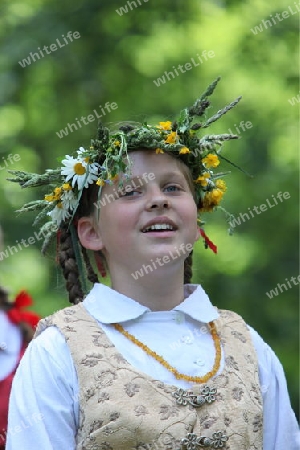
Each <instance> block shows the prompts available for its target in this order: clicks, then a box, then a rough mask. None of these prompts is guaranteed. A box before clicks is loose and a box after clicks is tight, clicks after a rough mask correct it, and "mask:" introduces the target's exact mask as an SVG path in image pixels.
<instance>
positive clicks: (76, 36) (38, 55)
mask: <svg viewBox="0 0 300 450" xmlns="http://www.w3.org/2000/svg"><path fill="white" fill-rule="evenodd" d="M62 38H63V41H64V42H65V43H63V42H61V41H60V40H59V39H56V41H55V42H56V43H57V44H51V45H50V46H47V45H44V47H43V50H44V52H45V53H46V55H50V54H51V53H52V52H56V50H58V49H59V48H63V47H65V46H66V45H69V44H70V42H73V39H79V38H80V34H79V33H78V31H74V32H72V31H68V33H67V37H65V35H64V34H63V35H62ZM49 48H50V50H49ZM43 50H41V48H40V47H38V51H39V53H32V52H30V53H29V56H28V57H27V58H24V59H23V60H22V61H19V64H20V66H21V67H23V69H24V67H26V66H30V64H31V63H32V62H35V61H36V58H37V59H38V60H39V59H41V57H42V58H44V57H45V56H46V55H45V54H44V52H43Z"/></svg>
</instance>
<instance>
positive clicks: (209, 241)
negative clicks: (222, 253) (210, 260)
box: [199, 228, 217, 253]
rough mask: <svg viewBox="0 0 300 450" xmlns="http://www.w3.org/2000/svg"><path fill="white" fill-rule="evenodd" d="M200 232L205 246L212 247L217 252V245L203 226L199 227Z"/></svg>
mask: <svg viewBox="0 0 300 450" xmlns="http://www.w3.org/2000/svg"><path fill="white" fill-rule="evenodd" d="M199 231H200V234H201V236H202V237H203V239H204V245H205V248H210V249H211V250H212V251H213V252H214V253H217V246H216V245H215V244H214V243H213V242H212V241H211V240H210V239H209V237H208V236H207V235H206V234H205V232H204V230H203V228H199Z"/></svg>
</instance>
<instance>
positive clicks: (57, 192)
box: [45, 188, 62, 202]
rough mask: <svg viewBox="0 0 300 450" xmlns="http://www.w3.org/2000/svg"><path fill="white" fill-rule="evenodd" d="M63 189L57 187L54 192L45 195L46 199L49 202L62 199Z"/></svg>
mask: <svg viewBox="0 0 300 450" xmlns="http://www.w3.org/2000/svg"><path fill="white" fill-rule="evenodd" d="M61 190H62V189H61V188H55V189H54V191H53V192H52V194H49V195H45V200H46V201H47V202H54V201H56V200H60V197H61V194H62V192H61Z"/></svg>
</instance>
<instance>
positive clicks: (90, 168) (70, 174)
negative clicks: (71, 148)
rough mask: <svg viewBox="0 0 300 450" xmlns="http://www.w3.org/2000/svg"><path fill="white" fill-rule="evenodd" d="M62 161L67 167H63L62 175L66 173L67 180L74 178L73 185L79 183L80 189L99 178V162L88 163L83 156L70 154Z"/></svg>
mask: <svg viewBox="0 0 300 450" xmlns="http://www.w3.org/2000/svg"><path fill="white" fill-rule="evenodd" d="M62 163H63V165H64V166H65V167H62V169H61V172H60V173H61V175H66V181H69V180H71V179H72V186H73V187H74V186H75V184H76V183H77V184H78V189H79V190H80V191H81V190H82V189H83V188H84V187H85V188H87V187H88V185H89V184H93V183H94V182H95V181H96V180H97V179H98V168H99V164H97V163H92V164H88V162H87V161H86V160H85V159H83V158H73V157H72V156H69V155H66V159H63V160H62Z"/></svg>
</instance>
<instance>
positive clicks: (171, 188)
mask: <svg viewBox="0 0 300 450" xmlns="http://www.w3.org/2000/svg"><path fill="white" fill-rule="evenodd" d="M165 189H166V191H168V192H176V191H181V188H180V187H179V186H177V185H175V184H172V185H170V186H167V187H166V188H165Z"/></svg>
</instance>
